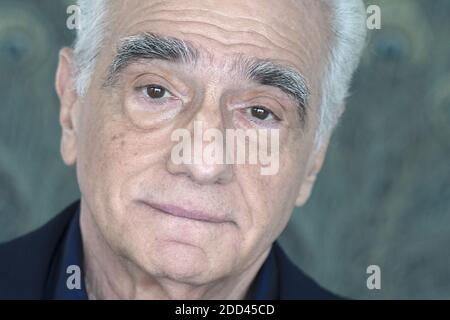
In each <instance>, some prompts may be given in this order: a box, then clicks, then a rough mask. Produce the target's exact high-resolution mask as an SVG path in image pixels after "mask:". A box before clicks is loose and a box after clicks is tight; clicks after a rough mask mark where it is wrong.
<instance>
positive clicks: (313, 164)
mask: <svg viewBox="0 0 450 320" xmlns="http://www.w3.org/2000/svg"><path fill="white" fill-rule="evenodd" d="M329 141H330V139H329V137H328V138H326V139H324V141H323V142H322V144H321V145H320V146H319V149H318V150H316V151H315V152H314V153H313V154H312V156H311V158H310V160H309V162H308V167H307V173H306V177H305V179H304V181H303V183H302V185H301V187H300V191H299V193H298V197H297V200H296V201H295V205H296V206H297V207H301V206H303V205H304V204H305V203H306V201H308V199H309V197H310V196H311V192H312V190H313V187H314V183H315V182H316V178H317V174H318V173H319V172H320V169H322V165H323V163H324V161H325V156H326V153H327V149H328V143H329Z"/></svg>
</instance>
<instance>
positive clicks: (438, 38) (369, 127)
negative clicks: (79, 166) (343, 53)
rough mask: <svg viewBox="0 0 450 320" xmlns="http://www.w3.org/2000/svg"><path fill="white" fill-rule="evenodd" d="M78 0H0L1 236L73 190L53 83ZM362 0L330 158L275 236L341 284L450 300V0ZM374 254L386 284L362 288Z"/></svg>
mask: <svg viewBox="0 0 450 320" xmlns="http://www.w3.org/2000/svg"><path fill="white" fill-rule="evenodd" d="M72 3H73V1H62V0H59V1H57V0H39V1H38V0H28V1H27V0H0V115H1V116H0V186H1V187H0V241H6V240H8V239H11V238H14V237H16V236H19V235H21V234H24V233H26V232H29V231H31V230H33V229H35V228H37V227H38V226H40V225H42V224H44V223H45V222H46V221H48V220H49V219H50V218H51V217H52V216H54V215H55V214H57V213H58V212H59V211H60V210H61V209H62V208H64V207H65V206H66V205H67V204H69V203H70V202H71V201H73V200H75V199H77V198H78V197H79V192H78V189H77V185H76V179H75V172H74V170H73V168H72V169H69V168H66V167H65V166H64V165H63V163H62V161H61V160H60V156H59V137H60V129H59V126H58V103H57V98H56V94H55V92H54V89H53V82H54V73H55V69H56V62H57V55H58V49H59V48H60V47H61V46H63V45H69V44H70V43H71V41H72V40H73V36H74V34H73V31H71V30H68V29H67V28H66V27H65V26H66V19H67V17H68V16H67V14H66V8H67V6H68V5H69V4H72ZM366 3H367V5H369V4H378V5H380V7H381V13H382V28H381V29H380V30H374V31H369V39H368V45H367V48H366V51H365V55H364V57H363V60H362V63H361V66H360V68H359V70H358V72H357V73H356V76H355V80H354V85H353V88H352V95H351V97H350V99H349V100H348V105H347V111H346V113H345V114H344V116H343V119H342V122H341V123H340V125H339V127H338V128H337V130H336V133H335V135H334V137H333V140H332V142H331V145H330V149H329V153H328V157H327V160H326V163H325V166H324V169H323V171H322V172H321V174H320V176H319V179H318V182H317V184H316V187H315V190H314V193H313V195H312V198H311V199H310V201H309V203H308V204H307V205H306V206H305V207H303V208H301V209H298V210H296V212H294V215H293V218H292V221H291V223H290V224H289V226H288V228H287V230H286V231H285V232H284V234H283V235H282V243H283V246H284V247H285V248H286V249H287V251H288V253H289V254H290V256H291V257H292V258H293V259H294V261H295V262H296V263H297V264H298V265H299V266H301V267H302V268H303V269H304V270H305V271H306V272H307V273H308V274H310V275H311V276H312V277H313V278H315V279H316V280H317V281H318V282H319V283H321V284H322V285H323V286H325V287H327V288H329V289H331V290H333V291H335V292H337V293H339V294H341V295H344V296H347V297H351V298H369V299H380V298H401V299H408V298H447V299H450V252H448V251H449V250H448V248H449V245H450V19H449V17H450V0H432V1H430V0H385V1H381V0H379V1H376V0H373V1H366ZM0 263H3V262H0ZM369 265H378V266H380V268H381V286H382V287H381V290H368V289H367V287H366V279H367V277H368V275H367V273H366V268H367V266H369Z"/></svg>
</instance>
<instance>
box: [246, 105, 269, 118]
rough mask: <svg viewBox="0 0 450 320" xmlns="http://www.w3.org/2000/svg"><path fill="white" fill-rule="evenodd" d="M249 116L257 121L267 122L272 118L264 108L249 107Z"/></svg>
mask: <svg viewBox="0 0 450 320" xmlns="http://www.w3.org/2000/svg"><path fill="white" fill-rule="evenodd" d="M250 112H251V115H252V116H253V117H255V118H257V119H259V120H267V119H268V118H269V117H271V116H272V117H273V113H272V112H271V111H269V110H267V109H266V108H264V107H251V110H250Z"/></svg>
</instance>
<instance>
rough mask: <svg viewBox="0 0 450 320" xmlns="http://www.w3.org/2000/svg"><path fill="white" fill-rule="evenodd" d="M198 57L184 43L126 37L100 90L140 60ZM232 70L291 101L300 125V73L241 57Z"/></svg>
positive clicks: (304, 97) (304, 99)
mask: <svg viewBox="0 0 450 320" xmlns="http://www.w3.org/2000/svg"><path fill="white" fill-rule="evenodd" d="M198 57H199V53H198V50H197V49H196V48H195V47H194V45H192V44H191V43H190V42H187V41H184V40H180V39H177V38H173V37H164V36H160V35H157V34H154V33H141V34H137V35H133V36H129V37H126V38H124V39H122V40H121V42H120V44H119V47H118V49H117V54H116V56H115V57H114V59H113V62H112V63H111V65H110V67H109V72H108V75H107V77H106V80H105V82H104V86H105V87H108V86H111V85H113V84H114V83H115V81H116V80H117V78H118V76H119V74H120V72H121V71H122V70H123V69H125V68H126V67H127V66H128V65H130V64H132V63H135V62H138V61H141V60H151V59H159V60H165V61H171V62H181V63H186V64H188V63H195V62H196V61H197V59H198ZM234 66H235V69H237V70H238V71H239V72H240V73H242V74H243V75H244V76H245V77H246V78H247V79H248V80H250V81H253V82H256V83H259V84H261V85H267V86H272V87H276V88H278V89H280V90H281V91H283V92H284V93H286V94H288V95H289V96H290V97H292V98H293V99H294V101H296V102H297V106H298V109H299V110H298V111H299V115H300V120H301V121H302V123H303V122H304V120H305V117H306V113H307V110H306V106H307V104H308V97H309V95H310V91H309V89H308V86H307V83H306V80H305V78H304V77H303V75H302V74H301V73H300V72H298V71H297V70H296V69H294V68H292V67H288V66H283V65H279V64H276V63H275V62H273V61H271V60H265V59H256V58H244V57H243V56H242V55H239V56H238V57H237V58H236V62H235V64H234Z"/></svg>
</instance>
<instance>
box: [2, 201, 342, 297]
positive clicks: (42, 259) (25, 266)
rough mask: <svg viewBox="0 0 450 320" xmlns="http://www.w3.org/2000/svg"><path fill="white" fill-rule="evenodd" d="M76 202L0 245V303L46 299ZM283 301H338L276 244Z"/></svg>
mask: <svg viewBox="0 0 450 320" xmlns="http://www.w3.org/2000/svg"><path fill="white" fill-rule="evenodd" d="M78 206H79V202H76V203H74V204H72V205H70V206H69V207H68V208H66V209H65V210H64V211H63V212H62V213H60V214H59V215H57V216H56V217H55V218H54V219H52V220H51V221H50V222H49V223H47V224H46V225H44V226H43V227H41V228H39V229H38V230H36V231H34V232H31V233H29V234H27V235H25V236H22V237H20V238H17V239H15V240H12V241H10V242H7V243H4V244H1V245H0V299H45V298H46V293H45V290H46V287H47V281H48V275H49V270H50V266H51V263H52V258H53V257H54V255H55V252H56V250H57V248H58V245H59V244H60V242H61V241H62V239H63V237H64V234H65V231H66V229H67V227H68V225H69V222H70V221H71V218H72V216H73V215H74V214H75V212H76V210H77V208H78ZM273 250H274V256H275V260H276V265H277V271H278V272H277V273H278V275H274V276H276V277H278V279H277V283H278V292H279V297H280V299H338V297H337V296H335V295H333V294H332V293H330V292H328V291H327V290H325V289H323V288H321V287H320V286H319V285H317V284H316V283H315V282H314V281H313V280H312V279H311V278H309V277H308V276H306V275H305V274H304V273H303V272H302V271H300V270H299V269H298V268H297V267H296V266H295V265H294V264H293V263H292V262H291V261H290V260H289V258H288V257H287V256H286V254H285V253H284V252H283V250H282V249H281V248H280V246H279V245H277V244H276V243H275V244H274V246H273Z"/></svg>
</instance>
